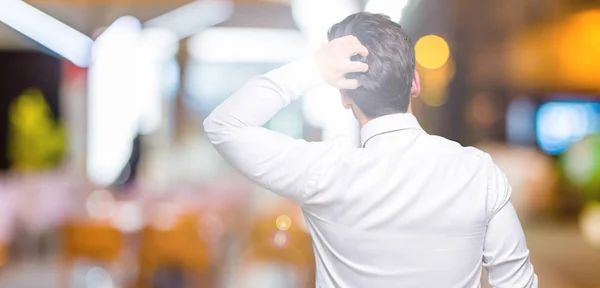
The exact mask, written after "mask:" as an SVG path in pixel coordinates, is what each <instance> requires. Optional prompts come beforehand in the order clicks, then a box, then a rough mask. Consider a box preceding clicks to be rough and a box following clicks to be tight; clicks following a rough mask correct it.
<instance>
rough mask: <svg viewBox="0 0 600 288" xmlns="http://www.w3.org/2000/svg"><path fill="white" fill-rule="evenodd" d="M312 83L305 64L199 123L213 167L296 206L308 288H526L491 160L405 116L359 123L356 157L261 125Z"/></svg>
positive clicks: (264, 81)
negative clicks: (310, 255)
mask: <svg viewBox="0 0 600 288" xmlns="http://www.w3.org/2000/svg"><path fill="white" fill-rule="evenodd" d="M321 84H323V80H322V79H321V76H320V73H319V71H318V68H317V67H316V64H315V62H314V59H313V58H312V57H310V58H304V59H301V60H298V61H296V62H293V63H291V64H288V65H285V66H283V67H281V68H279V69H276V70H273V71H270V72H268V73H267V74H266V75H262V76H257V77H255V78H253V79H252V80H250V81H249V82H248V83H247V84H246V85H245V86H244V87H243V88H241V89H240V90H239V91H237V92H236V93H234V94H233V95H232V96H231V97H230V98H228V99H227V100H225V101H224V102H223V103H222V104H221V105H220V106H219V107H217V108H216V109H215V110H214V111H213V113H212V114H211V115H210V116H209V117H208V118H207V119H206V120H205V122H204V128H205V130H206V133H207V136H208V138H209V140H210V141H211V142H212V143H213V144H214V146H215V147H216V149H217V150H218V151H219V152H220V153H221V154H222V155H223V157H224V158H225V159H226V160H227V161H228V162H229V163H230V164H231V165H233V166H234V167H236V168H237V169H238V170H239V171H240V172H241V173H243V174H244V175H245V176H247V177H248V178H250V179H252V180H253V181H255V182H256V183H258V184H259V185H261V186H263V187H265V188H267V189H269V190H271V191H273V192H275V193H278V194H280V195H282V196H284V197H287V198H290V199H293V200H295V201H296V202H298V203H299V204H300V205H301V206H302V209H303V213H304V217H305V218H306V223H307V226H308V229H309V230H310V232H311V234H312V237H313V245H314V253H315V257H316V267H317V268H316V269H317V279H316V282H317V287H321V288H330V287H344V288H345V287H365V288H387V287H394V288H395V287H411V288H414V287H426V288H430V287H480V285H481V283H480V279H481V267H482V265H483V266H485V267H486V268H487V269H488V273H489V281H490V284H492V285H493V286H494V287H507V288H520V287H537V285H538V284H537V276H536V275H535V274H534V271H533V266H532V265H531V263H530V261H529V250H528V249H527V245H526V243H525V237H524V234H523V230H522V228H521V225H520V223H519V219H518V218H517V215H516V213H515V210H514V208H513V206H512V204H511V202H510V193H511V188H510V186H509V184H508V182H507V180H506V177H505V176H504V174H503V173H502V172H501V171H500V170H499V169H498V167H497V166H496V165H495V164H494V162H493V161H492V159H491V158H490V156H489V155H488V154H486V153H484V152H482V151H480V150H477V149H475V148H470V147H462V146H461V145H459V144H458V143H455V142H452V141H449V140H447V139H444V138H441V137H437V136H432V135H429V134H427V133H426V132H425V131H423V129H422V128H421V127H420V125H419V123H418V122H417V120H416V118H415V117H414V116H413V115H411V114H393V115H388V116H384V117H380V118H376V119H374V120H371V121H369V122H368V123H367V124H366V125H365V126H364V127H363V128H362V130H361V139H362V145H361V146H362V147H356V145H354V144H353V143H352V141H350V140H349V139H344V138H337V139H334V140H331V141H325V142H314V143H309V142H306V141H304V140H296V139H292V138H291V137H288V136H286V135H283V134H280V133H276V132H273V131H270V130H268V129H265V128H262V127H261V126H262V125H264V124H265V123H267V122H268V121H269V120H270V119H271V118H272V117H273V116H275V115H276V114H277V113H278V112H279V111H280V110H281V109H283V108H284V107H286V106H287V105H288V104H289V103H290V102H291V101H294V100H296V99H297V98H298V97H299V96H300V95H302V94H304V93H305V92H306V91H308V90H309V89H312V88H314V87H316V86H318V85H321Z"/></svg>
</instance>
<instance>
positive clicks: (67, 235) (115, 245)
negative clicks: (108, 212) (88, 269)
mask: <svg viewBox="0 0 600 288" xmlns="http://www.w3.org/2000/svg"><path fill="white" fill-rule="evenodd" d="M124 246H125V237H124V235H123V234H122V233H121V231H119V230H118V229H116V228H114V227H113V226H112V225H111V224H110V223H109V222H104V221H102V222H100V221H81V222H68V223H67V224H66V225H65V226H64V227H63V229H62V254H61V267H60V268H61V269H60V270H61V272H60V274H61V275H60V279H61V283H60V285H61V286H60V287H69V285H68V283H69V281H68V279H69V278H68V277H69V275H70V272H71V271H72V268H73V264H74V262H75V261H77V260H90V261H93V262H95V263H98V264H102V265H106V266H111V265H113V264H115V263H116V262H117V261H118V260H119V256H120V255H121V253H122V252H123V249H124Z"/></svg>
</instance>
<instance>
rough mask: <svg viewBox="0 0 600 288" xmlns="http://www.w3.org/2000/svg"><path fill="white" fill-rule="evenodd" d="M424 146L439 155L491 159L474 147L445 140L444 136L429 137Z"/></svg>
mask: <svg viewBox="0 0 600 288" xmlns="http://www.w3.org/2000/svg"><path fill="white" fill-rule="evenodd" d="M422 144H423V146H424V148H427V149H429V151H433V152H434V153H439V154H446V155H447V154H451V155H458V156H464V157H474V158H481V159H484V158H487V157H489V155H488V154H487V153H485V152H484V151H482V150H480V149H478V148H475V147H472V146H463V145H462V144H460V143H458V142H456V141H453V140H450V139H447V138H444V137H442V136H436V135H428V137H426V139H424V141H423V143H422Z"/></svg>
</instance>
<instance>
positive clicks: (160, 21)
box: [145, 0, 233, 39]
mask: <svg viewBox="0 0 600 288" xmlns="http://www.w3.org/2000/svg"><path fill="white" fill-rule="evenodd" d="M232 13H233V3H232V1H231V0H197V1H194V2H191V3H189V4H187V5H184V6H181V7H179V8H177V9H175V10H173V11H171V12H168V13H166V14H163V15H161V16H158V17H157V18H154V19H152V20H150V21H148V22H146V23H145V25H146V26H149V27H160V28H163V29H168V30H170V31H172V32H173V33H174V35H175V36H176V37H177V38H178V39H183V38H187V37H189V36H192V35H194V34H196V33H199V32H200V31H202V30H204V29H206V28H207V27H212V26H214V25H216V24H219V23H221V22H223V21H225V20H227V18H229V16H231V14H232Z"/></svg>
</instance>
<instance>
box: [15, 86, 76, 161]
mask: <svg viewBox="0 0 600 288" xmlns="http://www.w3.org/2000/svg"><path fill="white" fill-rule="evenodd" d="M9 119H10V122H9V138H8V141H9V143H8V156H9V159H10V161H11V169H13V170H17V171H22V172H30V171H39V170H45V169H48V168H51V167H53V166H55V165H57V164H58V163H59V162H60V161H61V160H62V159H63V156H64V154H65V143H66V139H65V138H66V137H65V130H64V125H62V124H61V123H59V122H58V121H56V120H54V119H53V116H52V112H51V111H50V107H48V104H47V103H46V100H45V99H44V95H43V94H42V92H41V91H40V90H39V89H27V90H25V91H23V93H22V94H21V95H20V96H19V97H17V98H16V99H15V100H13V102H12V103H11V104H10V107H9Z"/></svg>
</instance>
